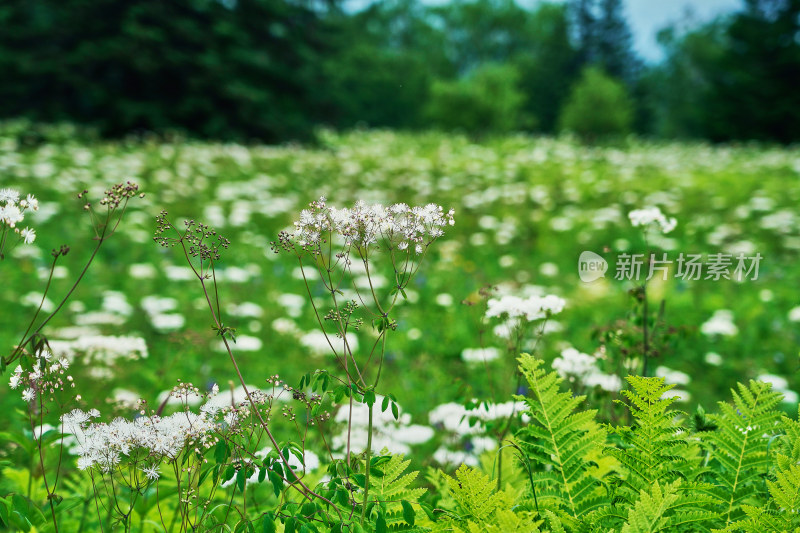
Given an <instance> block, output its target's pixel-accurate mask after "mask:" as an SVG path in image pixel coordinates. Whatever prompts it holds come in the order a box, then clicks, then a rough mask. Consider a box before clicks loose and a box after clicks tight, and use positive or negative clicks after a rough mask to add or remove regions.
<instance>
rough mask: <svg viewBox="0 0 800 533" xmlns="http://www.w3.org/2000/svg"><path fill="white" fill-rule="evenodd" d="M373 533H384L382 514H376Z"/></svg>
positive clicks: (384, 521)
mask: <svg viewBox="0 0 800 533" xmlns="http://www.w3.org/2000/svg"><path fill="white" fill-rule="evenodd" d="M375 533H386V519H385V518H384V517H383V513H379V514H378V520H377V521H376V522H375Z"/></svg>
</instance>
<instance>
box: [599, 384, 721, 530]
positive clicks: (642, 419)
mask: <svg viewBox="0 0 800 533" xmlns="http://www.w3.org/2000/svg"><path fill="white" fill-rule="evenodd" d="M627 379H628V382H629V384H630V385H631V387H632V390H623V391H622V395H623V396H624V397H625V399H626V400H627V402H626V404H627V406H628V407H629V409H630V412H631V415H632V416H633V424H632V425H631V426H618V427H616V428H614V431H613V432H612V438H614V439H615V440H618V442H619V443H618V445H616V446H609V447H607V448H606V453H607V454H608V455H610V456H611V457H613V458H614V459H616V461H617V465H616V466H615V467H614V469H615V471H616V473H615V475H614V476H613V478H612V480H611V481H612V487H613V489H612V494H611V501H610V502H608V503H610V504H611V505H608V506H606V507H604V508H601V509H599V510H598V511H597V512H595V513H594V515H593V516H592V517H591V520H592V522H594V523H598V524H602V525H603V526H604V527H611V526H614V527H618V526H619V525H621V524H622V523H623V522H624V523H625V525H626V527H628V529H627V531H631V532H633V531H662V530H665V531H680V530H681V529H679V528H684V529H683V530H688V531H693V530H695V529H693V528H697V527H700V526H698V523H700V524H703V523H706V524H708V523H714V520H715V519H716V517H717V514H716V512H715V507H716V504H717V499H716V498H715V497H714V496H713V495H712V494H711V491H712V489H713V487H712V486H711V485H709V484H707V483H702V482H699V481H697V480H698V478H700V476H701V475H702V474H703V473H704V469H703V468H701V456H700V454H699V448H698V447H697V446H695V445H692V444H691V443H690V441H689V438H688V434H687V431H686V429H685V428H684V427H683V426H682V425H681V424H680V423H679V422H676V420H677V419H678V417H679V416H680V415H681V413H680V412H678V411H675V410H673V409H670V406H671V405H672V404H673V403H674V402H675V398H674V397H672V398H669V397H665V394H666V393H667V392H668V391H669V390H670V389H671V388H672V386H671V385H665V384H664V380H663V379H662V378H643V377H639V376H629V377H628V378H627ZM700 529H701V530H705V529H707V526H705V525H703V526H702V527H701V528H700Z"/></svg>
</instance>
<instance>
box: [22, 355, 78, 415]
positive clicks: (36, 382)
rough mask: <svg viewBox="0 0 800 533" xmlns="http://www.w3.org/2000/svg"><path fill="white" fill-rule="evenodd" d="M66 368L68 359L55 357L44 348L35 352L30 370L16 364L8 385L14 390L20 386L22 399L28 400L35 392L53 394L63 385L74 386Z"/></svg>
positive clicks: (33, 396)
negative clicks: (34, 358)
mask: <svg viewBox="0 0 800 533" xmlns="http://www.w3.org/2000/svg"><path fill="white" fill-rule="evenodd" d="M68 369H69V361H67V360H66V359H64V358H61V359H56V358H55V357H54V356H53V354H52V353H51V352H50V351H49V350H47V349H44V350H42V351H40V352H39V353H38V354H37V356H36V360H35V362H34V364H33V368H31V370H25V369H23V368H22V365H17V368H16V369H14V373H13V374H11V379H10V380H9V383H8V385H9V387H11V388H12V389H15V390H16V389H19V388H22V399H23V400H24V401H26V402H30V401H33V400H34V399H35V398H36V396H37V394H43V395H44V394H54V393H55V392H56V391H57V390H58V391H63V390H64V388H65V387H68V388H73V387H75V383H74V382H73V379H72V376H70V375H68V374H67V370H68Z"/></svg>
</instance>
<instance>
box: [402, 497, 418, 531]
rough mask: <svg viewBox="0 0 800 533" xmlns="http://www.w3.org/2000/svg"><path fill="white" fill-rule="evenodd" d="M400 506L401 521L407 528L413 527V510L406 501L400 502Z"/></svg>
mask: <svg viewBox="0 0 800 533" xmlns="http://www.w3.org/2000/svg"><path fill="white" fill-rule="evenodd" d="M400 505H402V506H403V520H405V521H406V523H407V524H408V525H409V526H413V525H414V514H415V513H414V508H413V507H412V506H411V504H410V503H408V502H407V501H406V500H401V501H400Z"/></svg>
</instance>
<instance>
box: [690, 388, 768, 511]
mask: <svg viewBox="0 0 800 533" xmlns="http://www.w3.org/2000/svg"><path fill="white" fill-rule="evenodd" d="M731 393H732V396H733V403H732V404H731V403H724V402H720V404H719V409H720V414H717V415H712V417H711V418H712V420H713V421H714V423H715V424H716V425H717V429H716V431H713V432H709V433H707V434H706V435H705V440H706V443H707V444H708V445H709V448H710V451H711V454H712V458H713V460H712V461H711V462H710V463H709V464H710V466H711V467H712V469H714V471H715V473H716V479H717V482H718V484H719V485H720V489H721V494H722V496H723V498H724V500H725V503H724V505H723V515H724V519H725V523H726V524H731V523H732V522H733V521H735V520H736V519H737V518H740V517H741V516H742V515H743V511H742V505H743V504H744V503H745V502H746V501H749V502H751V503H757V502H763V500H764V499H765V497H766V494H765V492H766V491H765V488H766V487H765V485H764V483H763V481H762V478H763V476H764V474H766V473H767V471H768V469H769V466H770V458H769V454H768V452H767V446H768V444H769V439H770V438H771V436H772V435H773V434H775V433H776V431H777V430H778V429H779V427H778V425H779V419H780V414H779V412H778V411H777V409H776V406H777V405H778V403H779V402H780V401H781V395H780V394H779V393H776V392H773V391H772V390H771V386H770V385H769V384H767V383H760V382H756V381H751V382H750V385H749V386H745V385H742V384H741V383H740V384H739V385H738V392H737V391H735V390H732V391H731Z"/></svg>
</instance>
